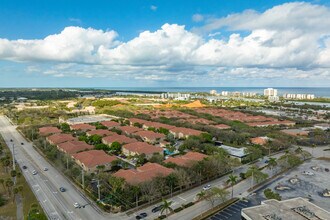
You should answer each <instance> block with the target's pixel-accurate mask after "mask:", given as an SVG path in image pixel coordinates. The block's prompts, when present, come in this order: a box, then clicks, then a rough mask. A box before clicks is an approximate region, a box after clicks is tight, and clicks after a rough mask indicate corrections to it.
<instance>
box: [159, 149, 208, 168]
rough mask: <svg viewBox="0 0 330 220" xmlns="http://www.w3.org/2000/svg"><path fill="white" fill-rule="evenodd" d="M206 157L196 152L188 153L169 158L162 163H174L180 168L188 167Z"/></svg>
mask: <svg viewBox="0 0 330 220" xmlns="http://www.w3.org/2000/svg"><path fill="white" fill-rule="evenodd" d="M206 157H207V155H205V154H202V153H198V152H188V153H186V154H185V155H182V156H178V157H169V158H167V159H166V160H164V163H174V164H176V165H178V166H182V167H190V166H191V165H192V164H193V163H194V162H197V161H201V160H204V158H206Z"/></svg>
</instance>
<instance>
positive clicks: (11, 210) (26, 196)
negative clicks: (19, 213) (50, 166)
mask: <svg viewBox="0 0 330 220" xmlns="http://www.w3.org/2000/svg"><path fill="white" fill-rule="evenodd" d="M0 145H1V146H2V147H3V155H4V154H5V152H9V150H8V148H7V146H6V145H5V143H4V141H3V139H2V137H1V136H0ZM3 155H0V157H2V156H3ZM11 168H12V166H10V169H8V170H9V171H8V173H6V172H5V168H4V167H3V166H2V163H0V179H4V180H6V179H9V178H11V177H10V170H11ZM16 171H18V172H21V173H22V171H21V170H20V168H19V167H18V166H17V167H16ZM16 180H17V183H16V185H17V186H19V185H22V186H23V191H22V192H21V195H22V197H23V199H22V201H23V212H24V218H26V216H27V215H28V213H29V210H30V207H31V205H32V204H33V203H35V204H39V203H38V200H37V199H36V197H35V196H34V194H33V192H32V190H31V189H30V186H29V185H28V183H27V182H26V181H25V178H24V176H23V175H21V176H20V177H19V178H17V179H16ZM0 194H1V195H3V197H4V198H5V199H6V200H7V201H6V204H5V205H3V206H1V207H0V219H8V220H9V219H16V204H15V202H13V197H12V196H11V197H8V191H7V188H5V189H4V187H3V186H2V185H0ZM39 210H40V211H41V212H42V213H43V211H42V208H41V207H39Z"/></svg>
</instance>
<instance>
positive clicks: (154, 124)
mask: <svg viewBox="0 0 330 220" xmlns="http://www.w3.org/2000/svg"><path fill="white" fill-rule="evenodd" d="M145 125H146V126H148V127H153V128H156V129H159V128H165V129H171V128H174V127H175V126H173V125H167V124H163V123H159V122H153V121H148V122H146V123H145Z"/></svg>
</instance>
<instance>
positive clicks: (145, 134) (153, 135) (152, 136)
mask: <svg viewBox="0 0 330 220" xmlns="http://www.w3.org/2000/svg"><path fill="white" fill-rule="evenodd" d="M134 135H137V136H140V137H142V138H148V139H149V140H155V139H161V138H165V135H164V134H160V133H156V132H153V131H138V132H136V133H134Z"/></svg>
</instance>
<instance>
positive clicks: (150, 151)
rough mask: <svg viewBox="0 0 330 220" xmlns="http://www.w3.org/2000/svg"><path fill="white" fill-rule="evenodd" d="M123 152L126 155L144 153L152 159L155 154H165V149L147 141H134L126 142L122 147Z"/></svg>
mask: <svg viewBox="0 0 330 220" xmlns="http://www.w3.org/2000/svg"><path fill="white" fill-rule="evenodd" d="M122 152H123V154H124V155H125V156H135V155H141V154H144V155H145V156H146V158H147V159H150V158H151V157H152V156H153V155H154V154H157V153H158V154H160V155H163V154H164V149H163V148H161V147H156V146H154V145H151V144H148V143H146V142H134V143H129V144H125V145H123V147H122Z"/></svg>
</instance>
